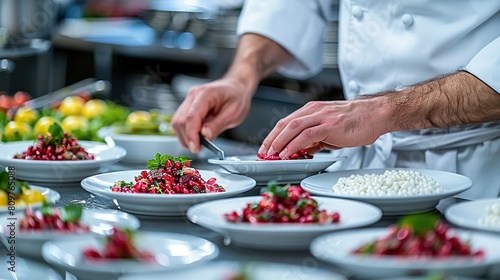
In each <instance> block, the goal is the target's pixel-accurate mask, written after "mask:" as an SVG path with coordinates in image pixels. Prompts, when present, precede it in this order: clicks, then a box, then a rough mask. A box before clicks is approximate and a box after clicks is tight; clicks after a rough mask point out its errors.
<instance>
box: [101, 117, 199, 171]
mask: <svg viewBox="0 0 500 280" xmlns="http://www.w3.org/2000/svg"><path fill="white" fill-rule="evenodd" d="M98 136H99V137H101V138H102V139H104V140H105V141H106V143H108V145H110V146H113V145H117V146H120V147H122V148H124V149H125V150H126V151H127V155H126V156H125V157H124V158H123V160H122V162H126V163H139V164H146V162H147V161H148V160H150V159H152V158H154V157H155V155H156V153H160V154H169V155H171V156H174V157H178V156H187V157H189V158H191V159H192V158H197V157H200V156H201V155H200V154H193V153H191V152H190V151H189V150H187V149H184V147H182V145H181V144H180V142H179V140H178V139H177V136H175V135H139V134H119V133H115V132H114V131H113V127H110V126H108V127H103V128H101V129H100V130H99V132H98ZM204 151H205V150H204ZM202 153H204V152H203V151H202Z"/></svg>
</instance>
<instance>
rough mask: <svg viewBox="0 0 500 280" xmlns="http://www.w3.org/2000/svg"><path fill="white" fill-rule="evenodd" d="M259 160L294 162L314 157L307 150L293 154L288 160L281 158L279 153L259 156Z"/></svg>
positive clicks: (260, 154)
mask: <svg viewBox="0 0 500 280" xmlns="http://www.w3.org/2000/svg"><path fill="white" fill-rule="evenodd" d="M257 157H258V159H257V160H294V159H312V158H314V156H313V155H311V154H310V153H308V152H307V151H306V150H305V149H302V150H300V151H298V152H296V153H293V154H292V155H291V156H289V157H286V158H280V156H279V154H278V153H274V154H272V155H266V154H263V153H259V154H257Z"/></svg>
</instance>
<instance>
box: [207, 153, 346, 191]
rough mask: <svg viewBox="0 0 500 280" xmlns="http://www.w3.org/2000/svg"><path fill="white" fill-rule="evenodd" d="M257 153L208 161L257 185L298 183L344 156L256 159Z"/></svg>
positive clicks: (326, 155) (320, 154)
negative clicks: (251, 180) (249, 178)
mask: <svg viewBox="0 0 500 280" xmlns="http://www.w3.org/2000/svg"><path fill="white" fill-rule="evenodd" d="M257 159H258V158H257V155H248V156H232V157H228V158H226V159H224V160H220V159H217V158H210V159H208V162H209V163H211V164H216V165H219V166H220V167H222V168H224V169H226V170H227V171H228V172H230V173H234V174H242V175H246V176H249V177H252V178H254V179H255V180H256V181H257V184H258V185H266V184H267V183H268V182H269V181H277V182H278V183H292V184H293V183H297V184H298V183H299V182H300V180H302V179H304V178H305V177H307V176H311V175H314V174H318V173H319V172H321V171H323V170H324V169H326V168H327V167H328V166H330V165H332V164H334V163H335V162H337V161H339V160H344V159H345V157H333V156H331V155H330V154H322V153H318V154H315V155H314V158H312V159H299V160H257Z"/></svg>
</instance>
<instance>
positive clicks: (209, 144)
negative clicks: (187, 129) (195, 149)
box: [199, 133, 224, 160]
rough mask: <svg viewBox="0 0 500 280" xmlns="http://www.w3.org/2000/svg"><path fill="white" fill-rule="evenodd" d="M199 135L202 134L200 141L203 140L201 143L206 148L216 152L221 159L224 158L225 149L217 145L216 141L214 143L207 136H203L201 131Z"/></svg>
mask: <svg viewBox="0 0 500 280" xmlns="http://www.w3.org/2000/svg"><path fill="white" fill-rule="evenodd" d="M199 135H200V142H201V144H202V145H203V146H204V147H205V148H207V149H209V150H210V151H212V152H213V153H214V154H216V155H217V157H219V159H220V160H224V151H223V150H222V149H221V148H219V147H217V145H215V144H214V143H212V141H210V140H208V139H207V138H205V136H203V135H202V134H201V133H200V134H199Z"/></svg>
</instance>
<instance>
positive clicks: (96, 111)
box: [82, 99, 108, 120]
mask: <svg viewBox="0 0 500 280" xmlns="http://www.w3.org/2000/svg"><path fill="white" fill-rule="evenodd" d="M107 109H108V105H107V104H106V102H104V101H102V100H100V99H91V100H89V101H87V102H86V103H85V105H83V108H82V115H83V116H84V117H86V118H87V119H89V120H91V119H93V118H95V117H98V116H102V115H103V114H104V112H106V110H107Z"/></svg>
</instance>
